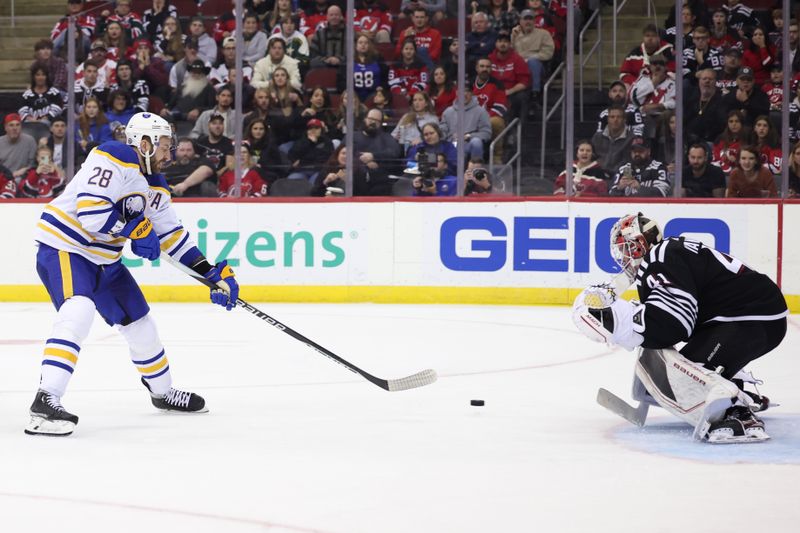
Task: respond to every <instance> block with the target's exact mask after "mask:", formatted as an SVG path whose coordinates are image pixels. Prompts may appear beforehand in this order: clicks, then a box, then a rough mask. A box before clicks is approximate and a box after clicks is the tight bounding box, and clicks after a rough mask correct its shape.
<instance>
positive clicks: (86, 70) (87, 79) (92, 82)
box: [75, 59, 108, 113]
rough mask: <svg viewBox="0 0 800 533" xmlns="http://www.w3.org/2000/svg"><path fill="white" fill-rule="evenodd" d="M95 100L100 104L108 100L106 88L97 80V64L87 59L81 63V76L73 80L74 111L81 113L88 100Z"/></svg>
mask: <svg viewBox="0 0 800 533" xmlns="http://www.w3.org/2000/svg"><path fill="white" fill-rule="evenodd" d="M92 97H94V98H97V100H99V101H100V102H106V101H107V100H108V87H106V86H105V85H103V84H102V83H101V82H100V80H99V79H98V70H97V63H95V62H94V61H93V60H91V59H87V60H86V61H85V62H84V63H83V76H82V77H81V78H80V79H78V80H75V111H76V112H78V113H80V112H81V111H83V105H84V104H85V103H86V102H87V101H88V100H89V98H92Z"/></svg>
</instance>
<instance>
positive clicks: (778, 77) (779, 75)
mask: <svg viewBox="0 0 800 533" xmlns="http://www.w3.org/2000/svg"><path fill="white" fill-rule="evenodd" d="M790 85H791V84H790ZM761 90H762V91H764V94H766V95H767V98H768V99H769V111H770V113H773V112H780V110H781V106H782V105H783V65H781V64H780V63H778V62H775V63H773V64H772V65H771V66H770V67H769V81H768V82H767V83H765V84H764V85H762V86H761Z"/></svg>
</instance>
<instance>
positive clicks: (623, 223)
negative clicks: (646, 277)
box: [611, 213, 663, 280]
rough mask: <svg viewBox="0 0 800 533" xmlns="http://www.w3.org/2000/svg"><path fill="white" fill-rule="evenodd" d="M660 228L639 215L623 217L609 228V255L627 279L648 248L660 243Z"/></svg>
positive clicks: (633, 272)
mask: <svg viewBox="0 0 800 533" xmlns="http://www.w3.org/2000/svg"><path fill="white" fill-rule="evenodd" d="M662 238H663V237H662V235H661V228H659V227H658V223H657V222H656V221H655V220H650V219H649V218H647V217H645V216H644V215H642V214H641V213H638V214H636V215H625V216H624V217H622V218H620V219H619V220H618V221H617V223H616V224H614V227H613V228H611V255H612V256H613V257H614V260H615V261H616V262H617V264H619V266H620V267H622V269H623V270H624V271H625V273H626V274H627V275H628V277H629V278H630V279H631V280H633V279H634V278H635V277H636V271H637V270H638V269H639V265H640V264H641V262H642V259H644V256H645V255H646V254H647V252H648V250H650V247H651V246H653V245H655V244H658V243H659V242H661V239H662Z"/></svg>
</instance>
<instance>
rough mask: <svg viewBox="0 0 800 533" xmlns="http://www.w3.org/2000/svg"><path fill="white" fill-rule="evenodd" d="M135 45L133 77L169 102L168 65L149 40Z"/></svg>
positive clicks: (142, 40)
mask: <svg viewBox="0 0 800 533" xmlns="http://www.w3.org/2000/svg"><path fill="white" fill-rule="evenodd" d="M133 44H134V46H132V47H131V48H133V49H134V50H135V51H134V55H133V58H132V64H131V66H132V67H133V77H134V78H136V79H139V80H144V81H145V83H147V85H148V86H149V87H150V89H151V91H152V92H153V94H155V95H157V96H158V97H159V98H161V99H162V100H167V99H168V98H169V91H167V87H168V86H169V70H168V69H167V64H166V63H164V60H162V59H161V58H160V57H157V56H156V55H155V53H154V50H153V45H152V43H151V42H150V41H149V40H147V39H139V40H137V41H135V42H134V43H133ZM134 47H135V48H134ZM245 69H247V67H245Z"/></svg>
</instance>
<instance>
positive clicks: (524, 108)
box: [489, 32, 531, 121]
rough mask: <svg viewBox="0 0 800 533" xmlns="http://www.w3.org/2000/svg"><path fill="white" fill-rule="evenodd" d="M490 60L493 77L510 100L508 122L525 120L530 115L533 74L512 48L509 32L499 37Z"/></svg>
mask: <svg viewBox="0 0 800 533" xmlns="http://www.w3.org/2000/svg"><path fill="white" fill-rule="evenodd" d="M489 59H490V60H491V61H492V77H493V78H494V79H496V80H498V81H499V82H501V83H502V84H503V86H504V87H505V91H506V98H507V99H508V113H507V115H506V118H507V120H508V121H511V120H513V119H515V118H520V117H521V118H522V119H524V118H525V117H526V116H527V114H528V99H529V98H530V88H531V72H530V70H529V69H528V63H527V62H526V61H525V60H524V59H522V56H521V55H519V54H518V53H517V52H515V51H514V49H513V48H511V36H510V35H509V34H508V32H500V33H499V34H498V35H497V39H496V40H495V44H494V50H493V51H492V53H491V54H489Z"/></svg>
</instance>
